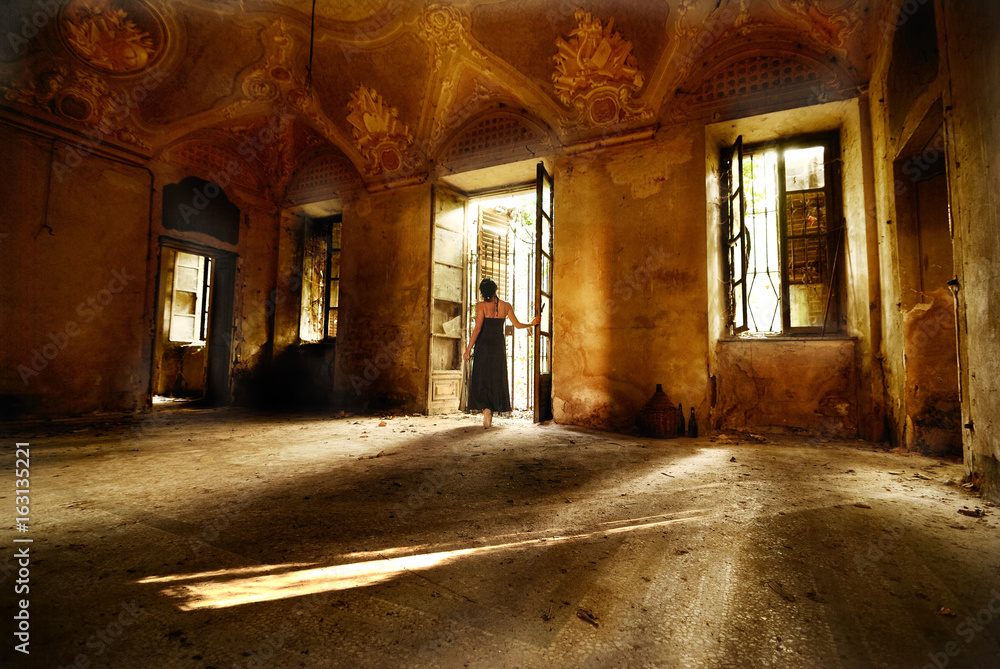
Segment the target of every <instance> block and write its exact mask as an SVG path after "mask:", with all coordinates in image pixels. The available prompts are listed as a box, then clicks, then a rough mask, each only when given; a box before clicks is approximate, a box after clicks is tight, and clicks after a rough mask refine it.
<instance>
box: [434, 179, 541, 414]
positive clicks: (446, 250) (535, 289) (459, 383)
mask: <svg viewBox="0 0 1000 669" xmlns="http://www.w3.org/2000/svg"><path fill="white" fill-rule="evenodd" d="M469 200H470V196H469V195H468V194H466V193H460V192H457V191H455V190H451V189H449V188H444V187H440V186H435V188H434V197H433V235H432V241H431V258H432V268H431V317H430V325H431V333H430V335H431V336H430V366H429V368H430V379H429V384H430V387H429V394H428V413H447V412H452V411H457V410H459V409H464V408H465V407H464V403H463V398H462V390H463V373H464V372H466V371H468V370H466V365H467V364H468V363H465V362H464V361H463V360H462V353H463V352H464V350H465V344H466V342H467V341H468V336H469V334H470V333H471V331H472V327H473V326H474V323H473V322H472V316H473V315H474V313H475V311H474V305H475V301H476V299H477V296H476V293H475V291H476V289H477V286H478V284H479V281H480V279H481V278H483V276H487V275H491V278H494V280H496V278H497V277H496V276H492V275H493V274H498V273H501V272H502V273H504V274H505V275H506V274H507V273H508V272H511V273H512V272H513V271H514V266H513V264H511V265H508V264H507V260H506V258H507V252H506V250H503V251H502V256H503V258H504V259H503V260H498V257H499V256H498V255H497V254H494V255H493V257H492V258H491V259H490V262H487V261H486V260H487V258H486V254H485V253H484V249H486V248H487V247H489V248H494V249H496V248H498V244H497V237H496V235H495V234H491V233H490V231H489V230H488V229H486V226H485V225H484V223H483V220H482V217H481V216H475V217H472V216H470V204H469ZM553 204H554V196H553V181H552V176H551V175H550V174H549V173H548V172H547V171H546V169H545V166H544V164H543V163H541V162H540V163H538V166H537V168H536V179H535V212H534V214H535V215H534V225H533V228H534V229H533V230H530V233H531V235H532V236H533V241H534V244H533V246H534V248H533V249H532V254H531V260H530V267H529V268H528V271H527V275H528V276H526V277H522V286H523V285H524V284H523V280H525V279H526V280H527V284H528V286H529V299H528V304H527V310H525V309H523V308H520V305H518V307H519V310H520V313H518V312H517V311H515V313H518V316H519V317H520V318H523V319H531V318H533V317H534V315H535V314H536V313H538V309H539V308H541V309H542V322H541V325H540V327H538V328H531V329H529V330H527V333H528V335H527V336H528V337H529V338H530V340H529V341H530V342H531V343H530V346H529V350H530V361H529V365H530V369H531V373H530V377H531V378H530V379H529V381H530V389H529V393H530V394H531V399H532V409H533V412H534V419H535V421H536V422H541V421H545V420H550V419H551V418H552V232H553ZM518 267H519V271H523V270H524V267H525V266H524V265H523V263H522V264H520V265H518ZM484 272H485V273H484ZM502 293H503V287H502V286H501V294H502ZM502 296H503V297H504V298H505V299H507V300H510V299H511V296H509V295H503V294H502Z"/></svg>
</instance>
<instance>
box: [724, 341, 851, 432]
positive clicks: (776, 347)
mask: <svg viewBox="0 0 1000 669" xmlns="http://www.w3.org/2000/svg"><path fill="white" fill-rule="evenodd" d="M854 346H855V344H854V342H853V341H850V340H839V341H809V340H796V341H788V340H785V341H721V342H719V352H718V367H717V375H718V401H717V402H716V407H715V415H716V416H717V420H718V424H719V427H720V428H721V429H723V430H744V429H747V428H756V429H759V428H793V429H797V430H805V431H808V432H810V433H811V434H814V435H817V436H820V437H825V438H832V437H838V438H849V437H856V436H857V425H858V378H857V366H856V362H855V350H854Z"/></svg>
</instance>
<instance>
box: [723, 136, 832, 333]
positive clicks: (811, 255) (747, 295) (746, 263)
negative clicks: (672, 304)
mask: <svg viewBox="0 0 1000 669" xmlns="http://www.w3.org/2000/svg"><path fill="white" fill-rule="evenodd" d="M721 164H722V175H721V186H722V192H723V198H722V237H723V238H722V251H723V268H724V272H725V280H726V288H727V300H726V302H727V307H728V312H729V313H728V317H729V318H728V324H729V329H730V334H733V335H745V336H768V335H786V334H829V333H833V332H839V331H840V323H841V318H840V301H839V295H838V292H839V291H838V282H839V278H838V271H837V265H838V256H839V255H840V254H841V250H842V249H841V247H842V240H843V222H842V218H841V215H840V170H839V165H840V148H839V143H838V139H837V136H836V134H832V135H831V134H827V135H821V136H811V137H805V138H798V139H789V140H783V141H780V142H771V143H768V144H761V145H756V146H747V147H744V146H743V142H742V138H740V139H738V140H737V141H736V144H735V145H734V146H733V147H732V148H730V149H726V150H724V151H723V155H722V161H721Z"/></svg>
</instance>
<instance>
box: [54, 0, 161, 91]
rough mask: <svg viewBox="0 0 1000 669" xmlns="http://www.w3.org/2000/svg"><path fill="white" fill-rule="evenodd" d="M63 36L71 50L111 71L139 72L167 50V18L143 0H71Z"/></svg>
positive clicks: (61, 30) (65, 12) (62, 26)
mask: <svg viewBox="0 0 1000 669" xmlns="http://www.w3.org/2000/svg"><path fill="white" fill-rule="evenodd" d="M59 36H60V37H61V38H62V41H63V43H64V44H65V45H66V48H67V49H68V50H69V52H70V53H71V54H73V55H74V56H75V57H77V58H79V59H80V60H81V61H82V62H84V63H86V64H87V65H88V66H90V67H92V68H94V69H96V70H98V71H100V72H104V73H107V74H138V73H141V72H143V71H144V70H146V69H148V68H149V67H151V66H152V65H153V64H154V63H155V62H156V61H157V60H158V59H159V57H160V56H162V55H163V53H164V51H166V30H165V28H164V21H163V18H162V17H161V16H160V15H159V13H158V12H157V11H156V10H155V9H153V7H151V6H150V5H149V4H148V3H146V2H144V1H143V0H132V1H131V2H127V3H126V2H122V1H121V0H103V2H95V1H94V0H71V1H70V2H69V3H68V4H67V5H66V6H65V7H64V8H63V10H62V14H61V16H60V21H59Z"/></svg>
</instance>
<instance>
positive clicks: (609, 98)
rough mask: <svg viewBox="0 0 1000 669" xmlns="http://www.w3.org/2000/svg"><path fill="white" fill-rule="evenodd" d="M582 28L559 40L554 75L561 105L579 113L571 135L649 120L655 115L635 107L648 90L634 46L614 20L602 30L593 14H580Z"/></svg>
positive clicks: (570, 126) (570, 124) (577, 15)
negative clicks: (584, 128)
mask: <svg viewBox="0 0 1000 669" xmlns="http://www.w3.org/2000/svg"><path fill="white" fill-rule="evenodd" d="M574 18H576V21H577V27H576V28H575V29H574V30H573V31H572V32H571V33H570V36H569V39H568V40H566V39H563V38H562V37H557V38H556V48H557V49H558V53H557V54H556V55H555V56H553V58H552V60H553V61H554V62H555V66H556V71H555V72H554V73H553V74H552V81H553V83H554V84H555V90H556V93H557V94H558V96H559V101H560V102H562V103H563V104H564V105H566V106H567V107H571V108H574V109H576V110H577V111H578V114H577V118H576V119H573V120H570V121H569V122H567V123H565V124H564V127H565V128H566V129H575V128H578V127H582V126H587V125H591V124H592V125H597V126H608V125H613V124H617V123H621V122H623V121H633V120H645V119H648V118H651V117H652V115H653V112H652V110H651V109H649V108H648V106H646V105H644V104H635V103H634V102H633V96H634V95H635V94H636V93H638V92H639V90H640V89H641V88H642V84H643V75H642V72H641V71H640V70H639V67H638V65H637V64H636V61H635V56H633V55H632V53H631V52H632V43H631V42H629V41H627V40H625V39H623V38H622V36H621V34H619V33H618V32H615V30H614V23H615V22H614V19H611V20H610V21H608V23H607V25H604V24H602V22H601V20H600V19H595V18H593V16H592V15H591V14H590V13H589V12H585V11H583V10H577V11H576V13H575V14H574Z"/></svg>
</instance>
